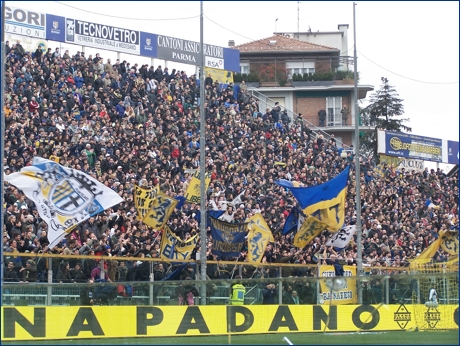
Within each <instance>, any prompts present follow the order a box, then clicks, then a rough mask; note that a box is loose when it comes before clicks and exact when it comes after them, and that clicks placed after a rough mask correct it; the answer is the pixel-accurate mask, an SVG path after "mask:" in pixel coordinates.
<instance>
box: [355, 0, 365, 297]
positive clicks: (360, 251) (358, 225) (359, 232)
mask: <svg viewBox="0 0 460 346" xmlns="http://www.w3.org/2000/svg"><path fill="white" fill-rule="evenodd" d="M355 9H356V2H354V3H353V45H354V67H355V68H354V75H353V77H354V80H355V83H354V91H353V93H354V95H355V100H354V101H355V142H356V143H355V145H356V146H355V166H356V167H355V174H356V175H355V176H356V243H357V244H356V247H357V256H356V257H357V267H358V268H357V269H358V276H361V275H363V249H362V243H361V242H362V227H361V226H362V225H361V167H360V166H359V106H358V72H357V70H358V69H357V59H356V11H355ZM357 283H358V303H359V304H362V303H363V288H362V285H361V281H360V280H357Z"/></svg>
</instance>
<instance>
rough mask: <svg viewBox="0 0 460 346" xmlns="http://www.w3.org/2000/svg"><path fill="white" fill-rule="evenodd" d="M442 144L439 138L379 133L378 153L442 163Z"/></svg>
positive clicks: (399, 133)
mask: <svg viewBox="0 0 460 346" xmlns="http://www.w3.org/2000/svg"><path fill="white" fill-rule="evenodd" d="M382 132H383V133H384V138H382V137H381V133H382ZM382 139H383V143H382ZM442 142H443V141H442V139H439V138H431V137H424V136H416V135H411V134H408V133H401V132H387V131H379V144H378V148H379V150H378V152H379V153H380V154H385V155H390V156H398V157H404V158H412V159H419V160H426V161H435V162H442V161H443V160H442V157H443V148H442ZM382 144H383V148H382Z"/></svg>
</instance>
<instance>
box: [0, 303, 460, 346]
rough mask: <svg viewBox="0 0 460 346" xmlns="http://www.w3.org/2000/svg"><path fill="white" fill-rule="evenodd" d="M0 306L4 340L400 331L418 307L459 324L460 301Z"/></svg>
mask: <svg viewBox="0 0 460 346" xmlns="http://www.w3.org/2000/svg"><path fill="white" fill-rule="evenodd" d="M1 311H2V316H1V317H2V319H1V323H2V336H1V339H2V341H21V340H31V341H34V342H35V341H36V340H53V339H54V340H59V339H62V340H69V341H70V340H75V339H95V338H97V339H106V338H133V337H177V336H187V335H202V336H205V335H225V334H228V333H234V334H266V333H277V334H281V333H282V334H284V335H286V333H299V332H302V333H305V332H307V333H322V332H335V333H337V332H358V331H359V332H370V331H373V332H382V331H389V330H393V331H397V330H408V329H411V328H415V327H416V326H417V323H416V314H418V312H417V311H423V315H422V316H417V318H419V319H423V321H424V322H426V323H427V324H428V325H429V326H430V329H431V330H433V331H436V330H443V329H454V330H458V304H456V305H439V307H438V308H437V309H430V308H427V307H425V306H424V305H412V304H408V305H399V304H392V305H383V306H381V305H346V306H321V305H247V306H242V305H241V306H240V305H239V306H225V305H208V306H87V307H80V306H43V307H35V306H16V307H2V308H1ZM216 316H219V318H216ZM115 320H116V323H114V321H115ZM120 326H123V328H120ZM339 337H340V336H339ZM280 338H281V336H280ZM280 340H281V339H280ZM74 343H76V342H75V341H74ZM131 343H135V342H134V341H131ZM139 343H140V342H139ZM184 343H186V340H184ZM338 343H340V339H338Z"/></svg>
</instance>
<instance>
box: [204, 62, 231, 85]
mask: <svg viewBox="0 0 460 346" xmlns="http://www.w3.org/2000/svg"><path fill="white" fill-rule="evenodd" d="M216 67H217V68H211V67H205V68H204V73H205V76H206V77H208V76H209V75H211V78H212V80H213V81H214V82H215V81H219V83H223V84H230V83H233V73H232V72H231V71H227V70H222V69H221V68H222V66H220V67H218V65H217V66H216Z"/></svg>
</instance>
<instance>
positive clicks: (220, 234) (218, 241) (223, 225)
mask: <svg viewBox="0 0 460 346" xmlns="http://www.w3.org/2000/svg"><path fill="white" fill-rule="evenodd" d="M209 226H210V227H211V235H212V253H213V254H215V255H218V256H222V257H225V256H228V257H236V256H238V255H239V254H240V251H241V248H242V247H243V245H244V242H245V240H246V239H245V238H246V233H247V229H248V227H247V226H248V225H247V224H246V223H241V224H237V223H228V222H225V221H221V220H218V219H216V218H214V217H212V216H211V217H209Z"/></svg>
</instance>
